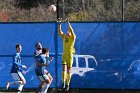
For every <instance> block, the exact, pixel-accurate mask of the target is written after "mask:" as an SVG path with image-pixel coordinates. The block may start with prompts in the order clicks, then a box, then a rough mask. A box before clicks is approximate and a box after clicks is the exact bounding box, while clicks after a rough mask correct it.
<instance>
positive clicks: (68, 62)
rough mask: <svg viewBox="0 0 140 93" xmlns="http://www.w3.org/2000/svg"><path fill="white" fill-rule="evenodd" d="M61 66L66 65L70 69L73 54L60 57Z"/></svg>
mask: <svg viewBox="0 0 140 93" xmlns="http://www.w3.org/2000/svg"><path fill="white" fill-rule="evenodd" d="M62 65H67V67H72V65H73V54H63V55H62Z"/></svg>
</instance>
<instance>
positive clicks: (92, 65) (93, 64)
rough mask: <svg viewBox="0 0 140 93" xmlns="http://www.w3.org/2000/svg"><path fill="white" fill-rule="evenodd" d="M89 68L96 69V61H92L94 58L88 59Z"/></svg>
mask: <svg viewBox="0 0 140 93" xmlns="http://www.w3.org/2000/svg"><path fill="white" fill-rule="evenodd" d="M88 67H89V68H95V67H96V63H95V61H94V59H92V58H89V59H88Z"/></svg>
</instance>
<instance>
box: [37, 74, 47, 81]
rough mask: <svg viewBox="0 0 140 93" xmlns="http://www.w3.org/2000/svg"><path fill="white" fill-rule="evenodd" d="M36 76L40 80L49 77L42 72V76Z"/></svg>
mask: <svg viewBox="0 0 140 93" xmlns="http://www.w3.org/2000/svg"><path fill="white" fill-rule="evenodd" d="M37 77H38V79H39V80H40V81H46V80H48V79H49V77H48V76H47V75H46V74H44V75H42V76H37Z"/></svg>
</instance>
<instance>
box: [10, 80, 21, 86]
mask: <svg viewBox="0 0 140 93" xmlns="http://www.w3.org/2000/svg"><path fill="white" fill-rule="evenodd" d="M21 84H22V81H14V82H10V85H21Z"/></svg>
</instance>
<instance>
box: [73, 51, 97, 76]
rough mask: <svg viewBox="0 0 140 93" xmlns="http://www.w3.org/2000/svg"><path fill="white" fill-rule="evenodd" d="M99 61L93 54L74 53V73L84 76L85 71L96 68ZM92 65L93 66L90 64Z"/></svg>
mask: <svg viewBox="0 0 140 93" xmlns="http://www.w3.org/2000/svg"><path fill="white" fill-rule="evenodd" d="M97 64H98V63H97V61H96V59H95V57H94V56H92V55H77V54H75V55H74V63H73V67H72V73H73V74H78V75H79V76H83V75H84V73H85V72H87V71H91V70H95V68H96V66H97ZM90 65H92V66H90Z"/></svg>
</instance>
